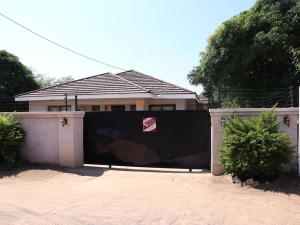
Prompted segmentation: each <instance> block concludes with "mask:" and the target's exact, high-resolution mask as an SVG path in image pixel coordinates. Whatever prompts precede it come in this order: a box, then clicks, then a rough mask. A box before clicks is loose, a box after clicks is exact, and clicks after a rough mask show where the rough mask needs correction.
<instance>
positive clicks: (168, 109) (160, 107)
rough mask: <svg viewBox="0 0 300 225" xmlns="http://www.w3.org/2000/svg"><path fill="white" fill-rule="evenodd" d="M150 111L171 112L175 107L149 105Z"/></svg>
mask: <svg viewBox="0 0 300 225" xmlns="http://www.w3.org/2000/svg"><path fill="white" fill-rule="evenodd" d="M149 109H150V111H173V110H175V109H176V105H150V106H149Z"/></svg>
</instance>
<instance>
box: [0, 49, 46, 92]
mask: <svg viewBox="0 0 300 225" xmlns="http://www.w3.org/2000/svg"><path fill="white" fill-rule="evenodd" d="M39 87H40V86H39V84H38V83H37V82H36V81H35V79H34V76H33V73H32V71H31V70H30V69H29V68H28V67H26V66H25V65H23V64H22V63H21V62H20V61H19V59H18V57H17V56H15V55H13V54H11V53H9V52H7V51H5V50H1V51H0V96H8V97H14V96H15V95H17V94H20V93H23V92H27V91H31V90H34V89H37V88H39Z"/></svg>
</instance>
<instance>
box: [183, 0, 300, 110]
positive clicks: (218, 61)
mask: <svg viewBox="0 0 300 225" xmlns="http://www.w3.org/2000/svg"><path fill="white" fill-rule="evenodd" d="M188 79H189V81H190V83H191V84H194V85H198V84H201V85H202V86H203V88H204V95H205V96H206V97H208V98H209V99H210V102H211V103H212V104H214V103H216V99H217V98H218V96H219V95H220V94H222V90H244V92H245V90H248V92H249V91H251V90H253V89H264V90H270V91H269V92H267V91H266V93H264V94H263V95H264V96H263V97H264V98H267V97H270V99H274V100H276V96H275V95H276V94H277V93H276V90H278V89H277V88H286V89H282V90H286V92H285V93H284V92H282V93H280V95H281V97H282V95H284V94H285V95H286V97H287V96H288V94H289V93H288V87H290V86H294V87H295V89H294V90H296V87H297V88H298V86H299V85H300V0H258V1H257V2H256V4H255V5H254V6H253V7H252V8H251V9H250V10H249V11H245V12H241V13H240V14H239V15H237V16H234V17H232V18H231V19H229V20H227V21H225V22H224V23H223V24H222V25H221V26H219V27H218V28H217V29H216V31H215V33H214V34H213V35H212V36H211V37H209V39H208V45H207V47H206V50H205V51H204V52H202V53H200V62H199V65H198V66H196V67H194V69H193V70H192V71H191V72H190V73H189V74H188ZM272 90H274V91H272ZM219 92H221V93H219ZM223 92H224V91H223ZM253 94H255V92H253V93H252V95H251V93H248V95H243V96H242V97H241V91H236V92H234V91H229V93H228V95H229V96H230V97H231V98H230V99H231V101H232V102H231V103H232V104H233V103H234V104H237V105H243V104H245V103H247V102H251V101H252V100H253ZM257 94H259V93H257ZM251 96H252V97H251ZM274 96H275V97H274ZM257 97H258V96H257ZM295 97H297V95H296V94H295V96H294V98H295ZM274 103H275V102H272V103H271V104H274ZM223 104H225V102H224V101H223ZM280 105H281V103H280V102H279V106H280Z"/></svg>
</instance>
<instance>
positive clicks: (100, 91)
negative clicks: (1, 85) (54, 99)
mask: <svg viewBox="0 0 300 225" xmlns="http://www.w3.org/2000/svg"><path fill="white" fill-rule="evenodd" d="M65 93H67V94H68V95H75V94H76V95H111V94H138V93H152V94H155V95H158V94H159V95H162V94H194V92H192V91H189V90H187V89H185V88H181V87H178V86H176V85H174V84H170V83H168V82H165V81H162V80H159V79H157V78H154V77H152V76H148V75H145V74H142V73H139V72H136V71H134V70H130V71H126V72H122V73H118V74H111V73H105V74H99V75H95V76H91V77H87V78H83V79H79V80H74V81H71V82H67V83H63V84H60V85H56V86H52V87H47V88H42V89H38V90H35V91H31V92H27V93H23V94H20V95H17V96H16V97H46V96H62V95H64V94H65Z"/></svg>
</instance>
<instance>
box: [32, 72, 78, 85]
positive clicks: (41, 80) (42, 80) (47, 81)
mask: <svg viewBox="0 0 300 225" xmlns="http://www.w3.org/2000/svg"><path fill="white" fill-rule="evenodd" d="M35 80H36V81H37V82H38V84H39V85H40V86H41V87H42V88H44V87H50V86H54V85H58V84H62V83H66V82H70V81H73V80H74V78H73V77H72V76H64V77H61V78H55V77H47V76H45V75H43V74H37V75H35Z"/></svg>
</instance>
